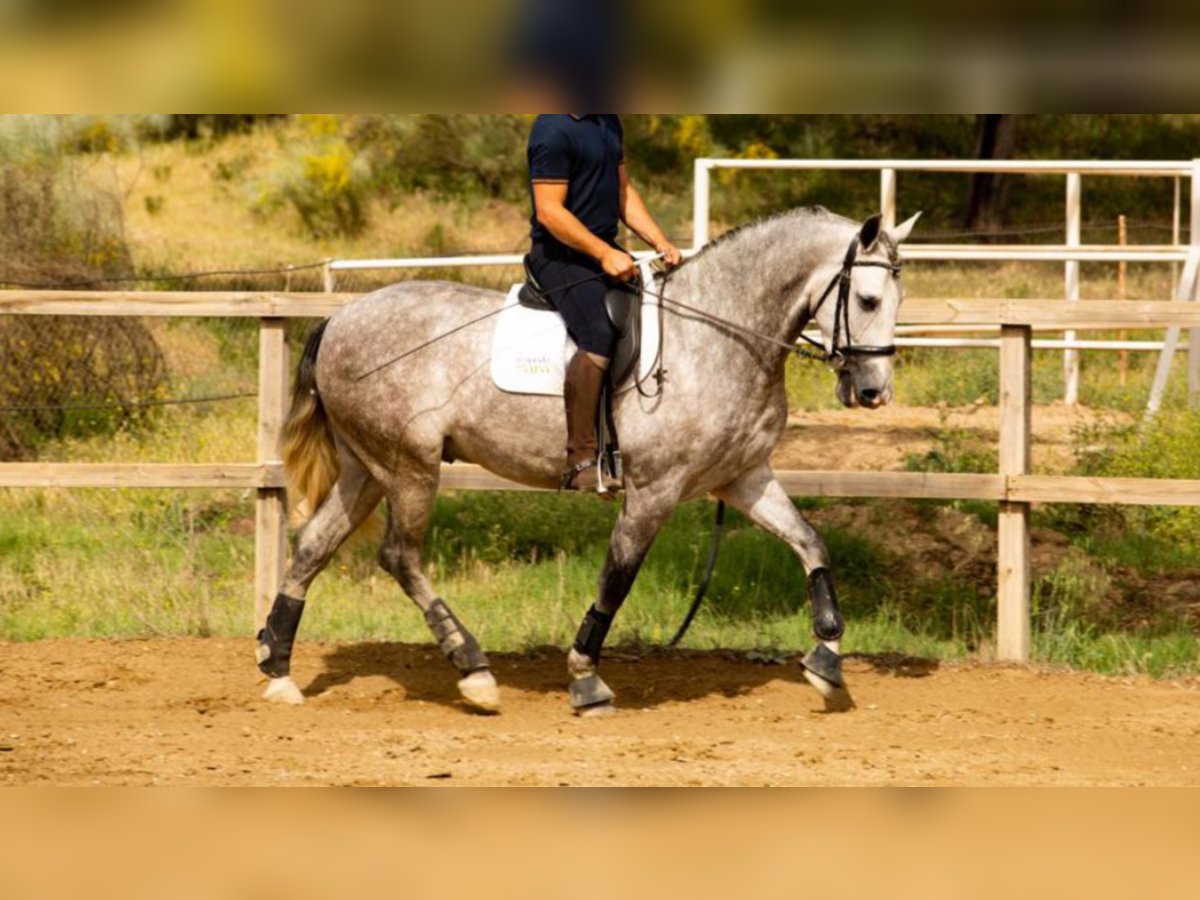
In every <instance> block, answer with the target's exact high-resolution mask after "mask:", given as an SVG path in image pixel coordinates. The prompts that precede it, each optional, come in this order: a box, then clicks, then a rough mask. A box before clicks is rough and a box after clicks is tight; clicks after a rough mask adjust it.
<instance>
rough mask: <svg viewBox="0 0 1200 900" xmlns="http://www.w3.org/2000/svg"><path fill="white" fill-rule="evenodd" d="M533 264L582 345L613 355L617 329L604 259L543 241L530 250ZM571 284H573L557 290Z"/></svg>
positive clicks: (538, 276) (597, 351) (593, 351)
mask: <svg viewBox="0 0 1200 900" xmlns="http://www.w3.org/2000/svg"><path fill="white" fill-rule="evenodd" d="M529 267H530V268H531V269H532V270H533V276H534V278H536V279H537V280H538V283H539V284H540V285H541V286H542V289H543V290H545V291H546V292H547V297H548V299H549V300H550V302H551V303H553V304H554V307H555V309H557V310H558V311H559V313H560V314H561V315H562V317H563V321H564V322H566V323H567V332H568V333H569V334H570V335H571V339H572V340H573V341H575V343H576V344H577V345H578V346H579V348H580V349H581V350H586V351H587V352H588V353H595V354H596V355H597V356H604V357H608V358H611V357H612V355H613V352H614V351H615V350H616V343H617V332H616V329H614V328H613V326H612V323H611V322H610V321H609V320H608V313H607V312H606V311H605V309H604V295H605V294H606V293H607V292H608V279H607V278H605V277H604V269H603V268H601V266H600V263H598V262H596V261H595V260H594V259H592V258H591V257H589V256H585V255H584V254H582V253H576V252H575V251H574V250H570V249H567V248H562V247H553V246H551V245H547V244H542V243H540V242H539V243H535V244H534V245H533V248H532V249H531V250H530V253H529ZM596 275H599V276H601V277H599V278H596V277H594V276H596ZM585 279H586V280H585ZM575 282H580V283H579V284H575ZM568 284H570V285H573V286H572V287H569V288H565V289H562V290H557V289H558V288H563V286H564V285H568Z"/></svg>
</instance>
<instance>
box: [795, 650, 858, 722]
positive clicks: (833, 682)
mask: <svg viewBox="0 0 1200 900" xmlns="http://www.w3.org/2000/svg"><path fill="white" fill-rule="evenodd" d="M837 650H838V646H837V644H836V643H833V644H832V645H830V644H817V646H815V647H813V649H812V651H811V652H810V653H809V654H808V655H807V656H806V657H804V659H803V660H802V661H801V665H803V666H804V680H805V681H807V682H808V683H809V684H811V685H812V686H813V687H814V688H816V689H817V693H819V694H820V695H821V699H823V700H824V701H825V712H848V711H850V710H852V709H854V699H853V698H852V697H851V696H850V692H849V691H848V690H846V680H845V679H844V678H843V677H842V658H841V656H839V655H838V652H837Z"/></svg>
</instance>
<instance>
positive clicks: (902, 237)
mask: <svg viewBox="0 0 1200 900" xmlns="http://www.w3.org/2000/svg"><path fill="white" fill-rule="evenodd" d="M919 218H921V214H920V213H917V214H916V215H915V216H913V217H912V218H911V219H908V220H906V221H904V222H901V223H900V224H899V225H898V226H896V227H895V228H893V229H892V230H891V231H889V232H888V234H890V235H891V236H892V240H894V241H895V242H896V243H897V244H903V243H904V242H905V241H907V240H908V236H909V235H910V234H912V230H913V226H915V225H916V224H917V219H919Z"/></svg>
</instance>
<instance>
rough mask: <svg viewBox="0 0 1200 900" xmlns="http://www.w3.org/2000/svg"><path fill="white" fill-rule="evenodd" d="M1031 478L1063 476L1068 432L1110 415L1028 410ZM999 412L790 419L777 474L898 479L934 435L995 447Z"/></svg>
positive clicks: (919, 411) (922, 410) (1113, 417)
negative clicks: (822, 472) (872, 474)
mask: <svg viewBox="0 0 1200 900" xmlns="http://www.w3.org/2000/svg"><path fill="white" fill-rule="evenodd" d="M1031 415H1032V418H1033V470H1034V471H1035V472H1038V473H1041V474H1055V473H1059V472H1064V471H1067V470H1068V469H1070V468H1071V465H1072V463H1073V462H1074V448H1073V442H1072V435H1073V432H1074V431H1075V430H1077V429H1081V428H1084V427H1086V426H1091V425H1096V424H1097V423H1099V422H1101V421H1110V422H1111V421H1119V419H1118V416H1117V414H1115V413H1111V412H1107V413H1105V412H1096V411H1094V410H1090V409H1087V408H1086V407H1082V406H1076V407H1071V406H1064V405H1062V404H1061V403H1055V404H1049V405H1046V406H1037V407H1034V409H1033V412H1032V414H1031ZM999 427H1000V412H999V409H998V408H997V407H995V406H992V405H984V404H979V405H976V406H964V407H953V408H947V409H944V410H940V409H934V408H930V407H912V406H908V407H906V406H885V407H883V408H882V409H875V410H870V409H835V410H817V411H815V412H798V413H793V414H792V416H791V418H790V419H789V421H788V429H787V431H786V432H785V434H784V436H783V440H782V441H781V442H780V445H779V448H778V449H777V450H776V451H775V455H774V457H773V458H772V463H773V465H774V466H775V468H777V469H842V470H846V471H855V472H859V471H880V472H886V471H897V470H899V471H903V469H904V464H905V460H906V458H907V457H908V455H909V454H910V453H911V454H915V455H917V456H923V455H924V454H926V453H928V452H929V451H930V450H932V449H934V447H935V443H936V442H935V437H936V435H937V433H938V432H939V431H940V430H943V429H945V430H950V431H955V432H963V433H968V434H970V435H971V436H972V437H973V438H977V439H978V440H980V441H981V442H984V443H986V444H989V445H991V446H992V447H995V446H996V444H997V441H998V439H999V437H998V436H999Z"/></svg>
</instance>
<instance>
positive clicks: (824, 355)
mask: <svg viewBox="0 0 1200 900" xmlns="http://www.w3.org/2000/svg"><path fill="white" fill-rule="evenodd" d="M858 248H859V239H858V235H857V234H855V235H854V237H853V238H851V240H850V246H849V247H848V248H847V250H846V255H845V257H844V258H843V260H842V267H841V268H840V269H839V270H838V272H837V274H836V275H834V276H833V279H832V280H831V281H830V282H829V285H828V287H826V288H825V291H824V293H822V294H821V298H820V299H819V300H818V301H817V303H816V305H815V306H814V307H813V310H812V312H811V313H810V314H809V317H808V320H809V321H812V320H813V319H814V318H816V315H817V313H819V312H820V311H821V307H822V306H824V305H825V301H826V300H827V299H829V295H830V294H831V293H833V289H834V288H835V287H836V288H837V300H836V302H835V305H834V311H833V339H832V340H831V341H830V344H829V349H828V350H826V349H825V345H824V344H823V343H821V341H819V340H817V339H816V338H811V337H809V336H808V335H806V334H804V333H803V332H801V334H800V339H801V340H802V341H804V342H805V343H807V344H809V345H810V346H812V347H815V348H816V349H817V352H816V353H814V352H813V351H811V350H808V349H806V348H804V347H798V346H796V345H795V344H794V343H791V342H789V341H783V340H780V339H779V338H777V337H775V336H774V335H770V334H765V333H764V332H761V331H756V330H755V329H753V328H749V327H747V326H745V325H739V324H738V323H737V322H732V321H730V320H729V319H726V318H723V317H721V316H718V315H716V314H715V313H710V312H708V311H707V310H704V309H699V308H697V307H695V306H691V305H689V304H687V303H684V302H682V301H681V300H676V299H674V298H672V297H668V296H666V294H665V293H664V292H663V291H654V290H651V289H650V288H649V287H648V286H646V285H645V284H643V285H642V293H644V294H649V295H650V296H651V297H656V298H657V299H658V301H659V309H660V310H662V308H663V307H664V306H672V307H674V308H676V309H681V310H684V311H686V312H689V313H691V314H693V315H695V316H698V317H700V318H702V319H706V320H708V321H709V322H712V323H714V324H716V325H720V326H721V327H723V328H727V329H729V330H730V331H733V332H737V333H739V334H744V335H746V336H747V337H753V338H756V339H758V340H760V341H763V342H765V343H768V344H774V345H775V346H777V347H781V348H782V349H784V350H787V351H788V352H789V353H795V354H796V355H797V356H799V357H802V358H804V359H811V360H815V361H817V362H823V363H825V364H827V365H829V366H832V367H833V368H835V369H840V368H842V366H844V365H845V363H846V358H847V357H849V356H895V354H896V345H895V344H887V345H884V346H872V345H866V344H855V343H853V342H850V343H846V344H843V343H842V335H843V333H844V334H845V337H846V339H847V340H848V341H850V339H851V331H850V280H851V276H852V275H853V273H854V269H855V268H860V267H861V268H867V267H873V268H878V269H887V270H888V271H889V272H891V273H892V275H893V277H896V278H899V277H900V269H901V266H900V264H899V263H891V262H877V261H875V260H862V259H858ZM607 277H608V276H606V275H605V274H603V273H597V274H595V275H589V276H588V277H586V278H580V279H578V280H577V281H572V282H570V283H568V284H564V285H559V286H558V287H555V288H549V289H547V290H544V291H543V292H542V293H543V294H555V293H558V292H560V291H566V290H570V289H571V288H573V287H578V286H579V285H581V284H585V283H587V282H590V281H600V280H602V279H605V278H607ZM668 277H669V273H664V274H663V288H664V289H665V288H666V284H667V278H668ZM504 309H505V307H503V306H501V307H500V308H499V309H495V310H492V311H491V312H489V313H485V314H484V315H482V316H479V317H478V318H475V319H471V320H470V321H469V322H464V323H462V324H461V325H459V326H457V327H456V328H452V329H451V330H450V331H447V332H445V333H443V334H439V335H436V336H435V337H433V338H430V339H429V340H428V341H425V342H424V343H423V344H418V345H417V346H416V347H412V348H411V349H409V350H406V351H405V352H404V353H401V354H400V355H399V356H395V357H392V358H391V359H389V360H386V361H385V362H382V363H380V364H379V365H377V366H375V367H374V368H371V369H368V370H367V371H365V372H362V373H360V374H359V375H358V376H356V377H355V379H354V380H355V381H362V380H364V379H366V378H368V377H369V376H371V375H374V374H375V373H376V372H379V371H380V370H382V369H385V368H387V367H388V366H391V365H392V364H394V363H397V362H400V361H401V360H402V359H405V358H407V357H409V356H412V355H413V354H414V353H417V352H419V351H421V350H424V349H425V348H426V347H428V346H429V345H431V344H435V343H437V342H438V341H440V340H442V339H444V338H447V337H449V336H450V335H452V334H456V333H457V332H459V331H462V330H463V329H464V328H469V327H470V326H472V325H476V324H478V323H480V322H482V321H484V320H486V319H490V318H492V317H493V316H498V315H500V313H502V312H504ZM660 315H661V312H660ZM660 353H661V349H660ZM661 376H662V373H661V370H660V372H659V376H658V382H659V384H658V387H659V391H658V392H659V393H661V391H662V377H661ZM637 386H638V391H639V393H641V394H642V395H643V396H648V397H649V396H656V395H655V394H648V393H646V392H645V391H644V390H643V389H642V386H641V383H640V382H639V383H638V385H637Z"/></svg>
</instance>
